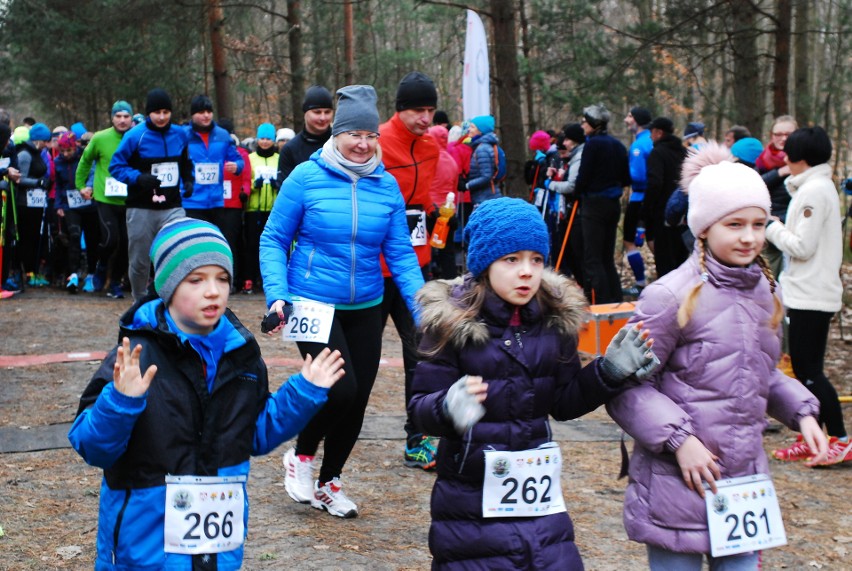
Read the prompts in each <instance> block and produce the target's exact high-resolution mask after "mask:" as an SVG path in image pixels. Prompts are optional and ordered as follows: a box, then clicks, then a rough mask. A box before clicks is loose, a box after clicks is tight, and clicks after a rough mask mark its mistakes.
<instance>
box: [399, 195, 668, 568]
mask: <svg viewBox="0 0 852 571" xmlns="http://www.w3.org/2000/svg"><path fill="white" fill-rule="evenodd" d="M465 238H466V240H467V243H468V253H467V266H468V269H469V270H470V273H469V274H467V275H466V276H464V277H463V278H458V279H456V280H454V281H452V282H446V281H442V280H439V281H434V282H429V283H428V284H427V285H426V286H425V287H424V288H423V289H422V290H421V292H420V294H419V301H420V303H421V308H422V314H421V315H422V317H421V319H422V325H423V329H424V339H423V343H422V344H421V351H422V352H423V353H424V355H425V356H426V360H425V361H423V362H421V363H420V364H418V366H417V369H416V372H415V377H414V383H413V392H414V394H413V396H412V398H411V401H410V402H409V405H408V410H409V413H410V414H411V418H412V420H413V421H414V422H415V424H416V425H417V426H418V427H419V428H420V429H421V430H422V431H423V433H425V434H431V435H435V436H440V437H441V442H440V445H439V446H438V466H437V472H438V476H437V479H436V481H435V487H434V489H433V490H432V502H431V514H432V526H431V528H430V530H429V549H430V551H431V552H432V556H433V558H434V559H433V563H432V568H433V569H488V570H493V569H512V570H514V569H531V570H532V569H536V570H541V569H560V570H569V571H574V570H579V569H583V562H582V560H581V558H580V553H579V551H578V550H577V547H576V545H575V544H574V526H573V524H572V523H571V519H570V517H569V516H568V513H567V511H566V508H565V502H564V499H563V496H562V492H561V488H560V486H559V478H560V474H561V472H562V471H563V469H564V464H563V462H562V460H561V459H562V456H561V451H560V449H559V447H558V445H556V444H555V443H554V442H552V441H553V434H552V432H551V429H550V423H549V421H548V416H553V417H554V418H555V419H557V420H567V419H571V418H577V417H579V416H582V415H583V414H585V413H587V412H591V411H593V410H594V409H596V408H597V407H598V406H600V405H601V404H603V403H605V402H606V401H607V400H609V399H610V398H611V397H612V396H613V395H614V394H616V393H618V391H619V390H621V387H622V385H623V384H624V382H625V381H626V380H627V379H628V377H631V376H632V375H634V373H635V374H636V375H637V376H643V375H647V374H649V373H650V371H652V370H653V368H654V367H655V366H656V364H658V362H657V361H656V359H655V358H654V356H653V353H652V352H651V351H650V350H649V348H650V345H651V341H650V340H648V339H647V332H642V331H641V330H640V328H641V325H640V326H638V327H637V326H631V327H627V328H624V329H622V331H621V332H620V333H619V334H618V335H617V336H616V337H615V339H614V341H613V342H612V344H611V345H610V346H609V348H608V349H607V351H606V356H605V357H603V358H600V359H596V360H595V361H593V362H592V363H590V364H588V365H586V366H585V367H581V366H580V359H579V357H578V355H577V343H576V334H577V331H578V329H579V327H580V326H581V325H582V323H583V321H584V319H585V306H586V301H585V298H584V296H583V292H582V291H581V290H580V289H579V288H578V287H577V285H576V284H575V283H574V282H571V281H569V280H568V279H567V278H565V277H564V276H561V275H559V274H556V273H555V272H553V271H551V270H545V269H544V260H545V259H546V258H547V254H548V250H549V249H550V248H549V245H550V238H549V236H548V233H547V227H546V226H545V223H544V221H543V220H542V219H541V214H540V213H539V212H538V210H537V209H536V208H535V207H534V206H533V205H531V204H528V203H526V202H525V201H523V200H520V199H517V198H497V199H494V200H488V201H486V202H483V203H482V204H481V205H480V206H479V207H478V208H477V209H476V210H474V212H473V215H472V216H471V217H470V220H469V221H468V224H467V226H466V228H465ZM491 492H494V493H491Z"/></svg>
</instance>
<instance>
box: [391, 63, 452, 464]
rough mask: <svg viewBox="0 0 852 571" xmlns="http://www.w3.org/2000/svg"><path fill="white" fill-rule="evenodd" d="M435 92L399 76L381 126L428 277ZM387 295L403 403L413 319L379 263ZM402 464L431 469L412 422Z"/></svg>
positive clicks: (422, 80)
mask: <svg viewBox="0 0 852 571" xmlns="http://www.w3.org/2000/svg"><path fill="white" fill-rule="evenodd" d="M437 104H438V91H437V89H435V84H434V83H433V82H432V80H431V79H430V78H429V77H428V76H426V75H425V74H423V73H420V72H419V71H412V72H411V73H409V74H408V75H406V76H405V77H403V78H402V81H400V82H399V87H398V88H397V91H396V113H395V114H394V116H393V117H391V118H390V120H389V121H388V122H387V123H383V124H382V125H380V126H379V142H380V144H381V146H382V162H383V163H384V165H385V169H386V170H387V171H388V172H389V173H390V174H392V175H393V177H394V178H395V179H396V182H397V183H399V189H400V191H401V192H402V198H403V200H405V213H406V217H407V218H408V228H409V230H410V231H411V245H412V246H413V247H414V251H415V252H416V253H417V259H418V261H419V262H420V269H421V271H423V277H424V279H427V277H428V276H427V273H428V267H429V262H430V261H431V258H432V248H431V246H429V231H430V230H431V229H432V226H433V225H434V222H435V214H437V211H438V210H437V208H436V207H435V205H434V204H433V203H432V199H431V198H430V196H429V188H430V187H431V186H432V179H433V178H434V176H435V170H436V169H437V166H438V145H437V144H435V142H434V141H432V139H431V138H430V137H428V136H427V135H426V133H427V131H428V130H429V127H430V126H432V118H433V117H434V116H435V108H436V106H437ZM382 271H383V272H384V276H385V294H384V298H383V300H382V319H383V321H384V323H387V318H388V316H389V315H390V316H391V317H393V323H394V325H395V326H396V330H397V333H399V338H400V340H401V341H402V361H403V366H404V367H405V404H406V408H407V405H408V401H409V399H410V398H411V382H412V379H413V378H414V367H415V366H416V365H417V340H416V337H415V331H416V330H415V326H414V319H413V317H412V315H411V313H410V312H409V311H408V308H407V307H406V305H405V302H404V300H403V298H402V296H401V295H400V293H399V290H398V289H397V287H396V284H395V283H394V281H393V279H391V277H390V272H388V269H387V266H385V265H384V261H383V262H382ZM405 433H406V444H405V457H404V458H405V465H406V466H410V467H412V468H423V469H424V470H430V469H432V468H434V467H435V453H436V450H435V446H434V444H433V443H432V440H431V439H430V438H429V437H428V436H424V435H423V434H420V433H418V432H417V430H416V428H415V427H414V425H413V424H412V422H411V419H410V418H406V422H405Z"/></svg>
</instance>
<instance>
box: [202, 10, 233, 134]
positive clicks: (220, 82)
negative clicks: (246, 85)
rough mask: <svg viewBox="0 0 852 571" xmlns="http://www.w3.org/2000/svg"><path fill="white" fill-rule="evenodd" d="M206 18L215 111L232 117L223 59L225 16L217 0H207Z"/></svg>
mask: <svg viewBox="0 0 852 571" xmlns="http://www.w3.org/2000/svg"><path fill="white" fill-rule="evenodd" d="M207 18H208V20H207V21H208V23H209V26H210V54H211V59H212V60H213V85H214V87H215V89H216V112H217V115H218V116H219V117H228V118H231V117H233V116H234V115H233V108H232V107H231V90H230V86H229V85H228V68H227V63H226V59H225V45H224V42H223V41H222V38H223V36H224V30H223V28H224V26H225V16H224V14H223V13H222V5H221V4H220V3H219V0H207Z"/></svg>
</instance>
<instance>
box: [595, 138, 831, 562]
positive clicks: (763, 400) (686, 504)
mask: <svg viewBox="0 0 852 571" xmlns="http://www.w3.org/2000/svg"><path fill="white" fill-rule="evenodd" d="M731 160H732V159H731V156H730V153H729V152H728V151H727V150H726V149H724V148H723V147H720V146H718V145H716V144H715V143H711V144H708V145H707V146H706V147H705V148H704V149H703V150H702V151H700V152H698V153H693V154H691V155H690V157H689V158H687V160H686V162H685V163H684V166H683V175H682V180H681V188H683V189H686V191H687V192H688V195H689V214H688V216H687V222H688V224H689V229H690V230H691V231H692V233H693V234H694V235H695V237H696V241H695V250H694V252H693V254H692V257H690V258H689V259H688V260H687V261H686V262H684V264H683V265H681V266H680V267H679V268H677V269H676V270H674V271H673V272H670V273H668V274H666V275H665V276H664V277H663V278H661V279H660V280H658V281H656V282H654V283H653V284H651V285H650V286H649V287H647V288H646V289H645V290H644V291H643V292H642V296H641V297H640V298H639V303H638V305H637V307H636V312H635V314H634V315H633V317H632V318H631V322H641V323H643V324H644V326H646V327H647V328H648V329H649V330H650V331H651V334H652V335H653V337H654V352H655V353H656V355H657V356H658V357H659V359H660V361H661V362H662V366H661V367H660V368H659V370H657V372H656V373H655V374H653V375H652V376H650V377H649V378H647V379H646V380H644V381H643V382H640V383H638V384H637V385H636V386H632V387H630V388H629V389H628V390H625V391H624V392H623V393H621V394H620V395H618V396H617V397H615V398H614V399H613V400H612V401H611V402H610V403H608V405H607V410H608V411H609V413H610V415H611V416H612V418H613V419H615V421H616V422H618V424H619V425H621V427H622V428H624V430H625V431H626V432H627V433H628V434H630V436H632V437H633V438H634V440H635V446H634V449H633V455H632V457H631V459H630V481H629V484H628V486H627V491H626V494H625V499H624V526H625V528H626V529H627V535H628V536H629V537H630V539H632V540H634V541H638V542H642V543H645V544H647V547H648V560H649V565H650V568H651V569H652V570H654V571H657V570H669V569H672V570H673V569H677V570H678V571H690V570H696V571H699V570H700V569H701V566H702V561H703V558H704V555H705V554H706V555H707V558H708V559H709V564H710V569H711V570H723V569H724V570H726V571H732V570H736V571H740V570H756V569H758V568H759V566H760V553H759V552H748V553H743V554H738V555H729V556H726V557H711V556H710V551H711V548H710V535H709V532H708V523H707V522H708V516H707V509H706V506H705V500H704V499H703V498H704V494H705V492H704V485H705V484H704V483H705V482H706V484H707V486H708V487H709V488H710V490H712V491H713V493H714V494H715V493H716V492H717V487H716V481H717V480H720V479H723V478H736V477H742V476H752V475H755V474H768V470H769V466H768V462H767V459H766V453H765V451H764V449H763V442H762V433H763V429H764V427H765V425H766V422H765V415H766V414H767V413H768V414H769V415H771V416H773V417H774V418H776V419H778V420H779V421H781V422H783V423H784V424H785V425H787V426H788V427H790V428H791V429H793V430H798V431H801V432H802V434H803V435H804V438H805V441H806V442H807V443H808V445H809V446H811V449H812V450H816V451H818V454H817V455H816V456H815V458H814V459H813V460H812V462H814V463H816V462H818V461H820V460H821V459H822V458H824V457H825V455H826V453H827V449H828V443H827V440H826V437H825V435H824V434H823V433H822V431H821V430H820V428H819V425H818V424H817V421H816V416H817V415H818V413H819V405H818V403H817V401H816V399H815V398H814V397H813V395H811V394H810V392H809V391H808V390H807V389H805V388H804V387H803V386H802V384H801V383H799V382H797V381H795V380H793V379H790V378H788V377H786V376H784V374H783V373H782V372H781V371H779V370H778V369H776V368H775V363H777V362H778V356H779V353H780V342H779V333H780V332H779V327H778V326H779V323H780V322H781V318H782V317H783V308H782V306H781V302H780V300H779V298H778V293H777V291H776V289H777V286H776V283H775V279H774V278H773V276H772V272H771V271H770V270H769V267H768V265H767V263H766V261H765V260H764V259H763V258H762V257H761V256H760V251H761V249H762V248H763V244H764V233H765V228H766V221H767V219H768V217H769V208H770V201H769V192H768V191H767V190H766V185H765V184H764V183H763V181H762V180H761V178H760V175H758V174H757V173H756V172H755V171H754V170H752V169H750V168H748V167H747V166H744V165H741V164H735V163H733V162H730V161H731ZM628 325H629V323H628Z"/></svg>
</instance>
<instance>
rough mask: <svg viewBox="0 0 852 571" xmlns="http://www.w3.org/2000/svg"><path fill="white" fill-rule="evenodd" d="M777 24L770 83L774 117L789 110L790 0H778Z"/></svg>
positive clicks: (791, 14) (791, 13) (791, 4)
mask: <svg viewBox="0 0 852 571" xmlns="http://www.w3.org/2000/svg"><path fill="white" fill-rule="evenodd" d="M776 5H777V14H776V16H777V18H778V25H777V27H776V28H775V81H774V82H773V85H772V110H773V113H774V114H775V116H776V117H778V116H779V115H786V114H787V113H789V112H790V101H789V98H788V96H787V93H788V87H789V83H790V30H791V25H790V24H791V22H792V18H793V2H792V0H778V2H777V4H776Z"/></svg>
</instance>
